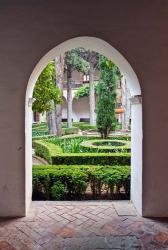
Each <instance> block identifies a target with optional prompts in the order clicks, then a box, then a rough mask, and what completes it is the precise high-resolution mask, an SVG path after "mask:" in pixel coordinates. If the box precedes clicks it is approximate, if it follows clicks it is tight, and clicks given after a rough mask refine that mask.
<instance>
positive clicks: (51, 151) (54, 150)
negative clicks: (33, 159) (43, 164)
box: [33, 140, 62, 164]
mask: <svg viewBox="0 0 168 250" xmlns="http://www.w3.org/2000/svg"><path fill="white" fill-rule="evenodd" d="M33 148H34V149H35V154H36V155H38V156H40V157H42V158H44V159H45V160H47V161H48V163H50V164H52V156H53V155H55V154H61V153H62V149H61V148H60V147H59V146H57V145H54V144H52V143H49V142H46V141H42V140H37V141H33Z"/></svg>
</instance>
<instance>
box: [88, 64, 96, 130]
mask: <svg viewBox="0 0 168 250" xmlns="http://www.w3.org/2000/svg"><path fill="white" fill-rule="evenodd" d="M89 116H90V125H96V114H95V90H94V67H93V65H92V63H90V69H89Z"/></svg>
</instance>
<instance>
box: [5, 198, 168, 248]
mask: <svg viewBox="0 0 168 250" xmlns="http://www.w3.org/2000/svg"><path fill="white" fill-rule="evenodd" d="M30 249H37V250H38V249H39V250H41V249H43V250H44V249H46V250H57V249H58V250H59V249H62V250H63V249H72V250H76V249H81V250H88V249H97V250H98V249H105V250H106V249H122V250H123V249H128V250H129V249H131V250H133V249H144V250H148V249H149V250H152V249H153V250H154V249H155V250H157V249H158V250H159V249H168V220H166V219H165V220H164V219H162V220H161V219H160V220H159V219H145V218H141V217H140V216H138V215H137V214H136V211H135V209H134V207H133V205H132V204H131V203H130V202H127V201H118V202H111V201H95V202H94V201H88V202H86V201H79V202H77V201H74V202H49V201H46V202H41V201H40V202H32V206H31V209H30V213H29V215H28V216H27V217H25V218H16V219H0V250H30Z"/></svg>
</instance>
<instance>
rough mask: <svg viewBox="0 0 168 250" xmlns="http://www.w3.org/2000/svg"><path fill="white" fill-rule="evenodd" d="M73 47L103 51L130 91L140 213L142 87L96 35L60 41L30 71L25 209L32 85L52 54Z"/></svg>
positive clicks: (133, 181)
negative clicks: (122, 76)
mask: <svg viewBox="0 0 168 250" xmlns="http://www.w3.org/2000/svg"><path fill="white" fill-rule="evenodd" d="M76 47H83V48H85V49H90V50H93V51H96V52H98V53H100V54H103V55H104V56H106V57H107V58H109V59H111V60H112V61H113V62H114V63H115V64H116V65H117V66H118V67H119V69H120V71H121V73H122V74H123V75H124V77H125V79H126V81H127V84H128V87H129V89H130V94H131V102H132V110H131V120H132V129H131V137H132V143H131V200H132V202H133V203H134V205H135V207H136V209H137V211H138V212H139V213H140V214H142V101H141V88H140V84H139V81H138V78H137V76H136V73H135V72H134V70H133V69H132V67H131V65H130V64H129V62H128V61H127V60H126V59H125V58H124V57H123V56H122V55H121V54H120V52H118V51H117V50H116V49H115V48H114V47H112V46H111V45H110V44H108V43H107V42H105V41H103V40H101V39H99V38H95V37H77V38H73V39H70V40H67V41H66V42H63V43H61V44H60V45H58V46H56V47H55V48H53V49H52V50H50V51H49V52H48V53H47V54H46V55H45V56H44V57H43V58H42V59H41V60H40V61H39V63H38V64H37V65H36V67H35V69H34V70H33V72H32V74H31V76H30V79H29V82H28V85H27V91H26V103H25V143H26V146H25V152H26V155H25V167H26V171H25V175H26V176H25V180H26V211H28V208H29V205H30V202H31V194H32V157H31V154H32V152H31V151H32V147H31V145H32V137H31V133H32V128H31V119H32V113H31V104H32V93H33V88H34V85H35V83H36V81H37V79H38V76H39V75H40V73H41V71H42V70H43V68H44V67H45V66H46V65H47V63H48V62H49V61H50V60H52V59H54V57H55V56H57V55H60V54H63V53H65V52H66V51H68V50H71V49H74V48H76Z"/></svg>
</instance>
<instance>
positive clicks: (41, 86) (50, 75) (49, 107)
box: [32, 62, 62, 134]
mask: <svg viewBox="0 0 168 250" xmlns="http://www.w3.org/2000/svg"><path fill="white" fill-rule="evenodd" d="M33 98H35V101H34V103H33V106H32V110H33V111H36V112H39V113H42V114H44V112H46V118H47V124H48V130H49V133H50V134H56V125H55V115H54V114H55V112H53V110H54V109H55V105H56V104H58V103H60V102H61V100H62V94H61V92H60V90H59V89H58V87H56V86H55V66H54V62H50V63H49V64H48V65H47V66H46V67H45V68H44V70H43V71H42V72H41V74H40V76H39V77H38V80H37V82H36V84H35V87H34V91H33Z"/></svg>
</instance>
